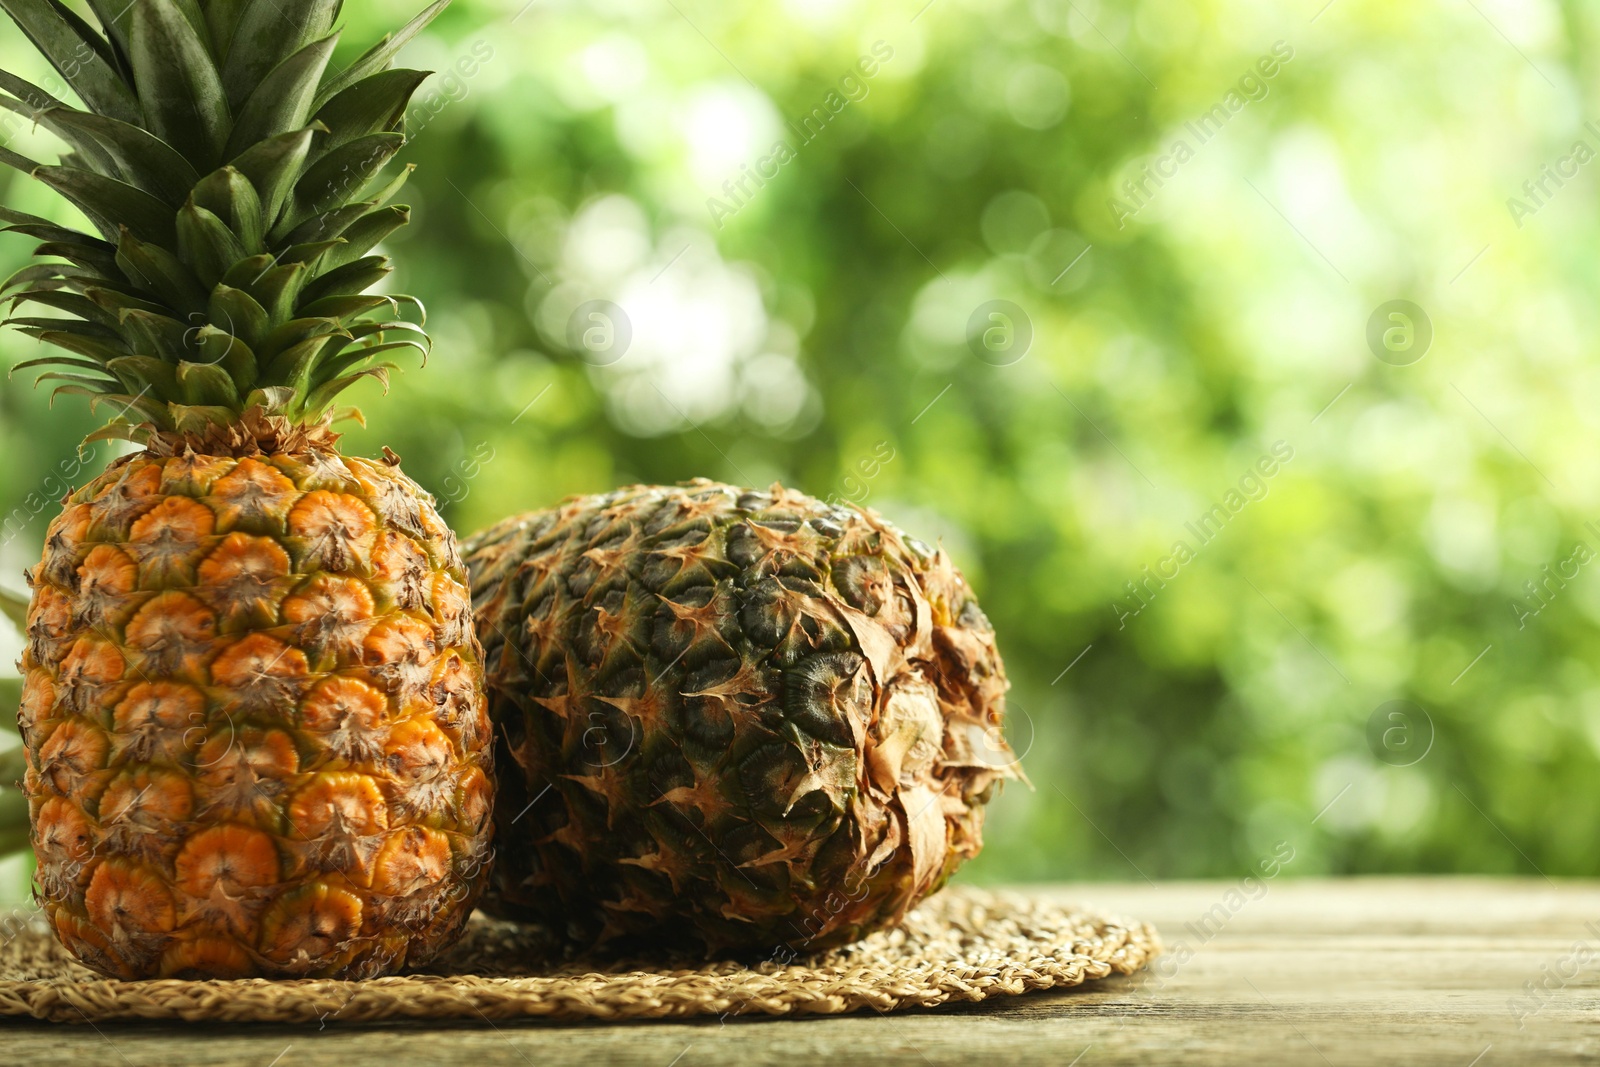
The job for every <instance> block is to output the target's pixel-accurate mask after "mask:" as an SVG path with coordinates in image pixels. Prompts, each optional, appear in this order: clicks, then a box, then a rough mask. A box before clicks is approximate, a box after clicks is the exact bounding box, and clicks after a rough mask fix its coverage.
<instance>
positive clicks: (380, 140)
mask: <svg viewBox="0 0 1600 1067" xmlns="http://www.w3.org/2000/svg"><path fill="white" fill-rule="evenodd" d="M88 3H89V7H90V9H91V11H92V13H93V15H94V17H95V19H96V20H97V21H98V23H99V27H100V28H99V29H96V28H95V27H93V26H91V25H90V24H89V22H88V21H86V20H85V19H84V18H82V17H80V16H79V15H77V14H76V13H74V12H73V11H72V9H70V8H68V7H67V6H66V5H65V4H64V3H62V2H61V0H0V8H3V9H4V10H5V13H6V14H7V15H9V16H10V17H11V19H12V21H13V22H15V23H16V24H17V26H18V27H20V28H21V30H22V32H23V33H24V34H25V35H26V36H27V37H28V39H29V40H30V41H31V42H32V43H33V45H34V46H35V47H36V48H37V49H38V50H39V52H40V53H42V54H43V55H44V57H45V58H46V59H47V60H48V61H49V62H50V64H51V66H52V67H53V68H54V69H55V72H56V74H57V75H59V78H60V80H61V82H62V83H64V84H65V86H66V87H68V88H70V89H71V90H72V93H73V94H75V95H76V96H77V97H78V99H79V100H80V101H81V102H82V105H83V106H82V107H81V108H79V107H73V106H71V105H69V104H67V103H64V102H62V101H61V100H59V99H57V98H56V97H55V96H53V95H51V94H50V93H48V92H46V91H45V90H44V89H42V88H40V87H39V86H36V85H33V84H31V83H29V82H27V81H24V80H23V79H21V78H19V77H17V76H16V75H14V74H12V73H10V72H7V71H4V70H0V109H4V111H7V112H11V113H13V114H14V115H16V116H18V117H21V118H23V119H26V120H28V121H31V122H33V123H36V124H37V125H38V126H41V127H44V128H45V129H47V130H49V131H50V132H51V133H53V134H55V135H56V136H57V137H58V138H60V140H61V141H63V142H64V143H65V145H66V151H65V152H63V153H62V155H61V158H60V159H59V161H58V162H57V163H55V164H49V165H42V164H40V163H38V162H35V161H34V160H31V159H28V158H26V157H24V156H22V155H20V154H18V153H16V152H14V151H12V150H10V149H8V148H5V147H0V163H3V164H7V165H9V166H11V167H15V168H16V169H18V170H21V171H22V172H24V173H25V174H28V175H30V176H31V177H33V178H35V179H37V180H39V181H41V182H43V183H44V184H46V185H48V186H50V187H51V188H52V189H54V190H55V191H56V192H57V193H59V194H60V195H61V196H62V197H64V198H65V199H66V200H68V201H70V202H71V203H72V204H74V205H75V206H76V207H77V208H78V209H79V210H80V211H81V212H82V213H83V215H84V216H85V217H86V218H87V219H88V220H89V222H90V225H91V227H92V229H93V231H95V232H93V233H84V232H80V231H78V230H75V229H72V228H70V227H66V226H61V225H57V224H55V223H52V222H49V221H47V220H45V219H42V218H39V217H37V216H33V215H28V214H24V213H22V212H19V211H14V210H12V209H10V208H8V207H4V206H0V223H3V224H4V225H3V226H0V232H16V233H20V234H23V235H24V236H27V237H30V238H33V239H35V240H38V241H40V242H42V243H41V244H40V245H39V246H38V247H37V249H36V250H35V255H36V256H38V257H43V260H42V261H39V262H35V263H33V264H32V265H30V266H27V267H24V268H23V269H22V270H20V271H18V272H17V273H15V274H13V275H12V276H11V277H10V278H8V279H6V280H5V281H3V282H0V301H3V300H9V301H10V303H11V307H12V309H13V311H15V309H16V308H17V306H18V305H20V304H24V303H28V304H35V305H41V306H43V307H45V308H49V309H51V310H53V311H57V312H61V313H63V315H62V316H46V317H23V316H17V317H13V318H11V319H8V320H6V323H7V324H9V325H13V326H15V327H16V328H18V329H19V330H21V332H23V333H25V334H27V335H29V336H31V337H35V338H37V339H39V340H41V341H44V342H47V343H49V344H50V345H52V346H54V348H53V349H52V350H51V351H50V353H49V354H48V355H46V356H43V357H41V358H38V359H31V360H27V361H24V362H22V363H19V364H17V367H16V368H14V369H21V368H25V367H45V368H48V370H47V371H46V372H45V373H43V374H41V375H40V376H39V379H38V380H39V381H40V382H43V381H46V380H49V381H55V382H58V383H59V384H58V385H57V386H56V388H55V394H53V395H52V399H54V395H58V394H60V393H73V394H80V395H85V396H88V397H89V398H90V403H91V405H92V406H94V407H95V408H97V409H98V408H101V407H108V408H110V409H112V411H113V413H114V417H113V418H112V420H111V422H110V424H109V425H108V426H106V427H105V428H103V429H101V430H100V431H98V432H97V433H96V434H94V435H93V436H94V437H95V438H106V437H120V438H127V439H130V440H134V441H141V442H146V443H148V442H149V441H151V440H152V439H155V438H160V437H162V436H172V435H190V436H200V437H206V436H207V435H210V436H213V437H215V436H217V435H218V434H220V433H225V432H227V431H232V432H234V433H235V434H237V431H238V428H239V427H240V426H241V425H254V424H259V423H260V420H261V419H262V418H263V417H266V418H267V419H268V420H270V421H271V422H272V423H274V424H282V423H283V422H284V421H285V420H287V422H288V423H289V424H290V425H293V426H311V425H325V424H326V422H327V421H329V420H331V419H332V418H333V417H335V416H336V415H340V416H342V415H346V414H348V415H353V416H354V417H357V418H359V413H358V412H354V411H353V410H347V411H345V412H335V411H334V409H333V402H334V399H335V397H336V396H337V395H338V394H339V393H340V392H341V391H342V390H344V389H346V388H348V387H349V386H351V385H353V384H355V383H356V382H357V381H359V380H361V379H362V378H364V377H369V376H370V377H375V378H377V379H379V380H380V381H381V382H383V384H384V385H385V387H386V388H387V385H388V373H389V371H390V370H392V369H395V364H393V363H391V362H388V361H387V360H384V359H381V358H380V357H383V356H384V355H385V354H386V353H392V352H397V351H399V350H401V349H405V348H414V349H416V350H417V351H418V352H420V353H421V354H422V357H423V359H424V361H425V360H426V358H427V352H428V347H429V341H428V338H427V334H426V333H425V332H423V329H422V327H421V326H420V325H418V324H416V323H412V322H409V321H405V320H403V319H401V318H400V315H401V308H402V306H403V305H408V306H411V307H414V308H415V309H416V311H417V313H418V316H417V317H418V318H419V319H420V320H421V321H422V322H426V315H425V313H424V312H423V309H422V305H421V304H420V303H419V302H418V301H416V300H415V299H414V298H411V297H404V296H387V295H380V294H375V293H369V292H367V290H368V289H369V288H370V287H371V286H373V285H375V284H376V283H378V282H379V281H381V280H382V279H383V278H384V277H386V276H387V275H388V274H389V273H390V271H391V269H392V268H391V266H390V263H389V260H388V257H386V256H384V255H381V254H374V253H373V249H374V248H375V247H376V246H377V245H378V243H379V242H380V241H382V240H383V239H384V238H385V237H387V236H389V235H390V234H391V233H393V232H394V231H395V230H397V229H398V228H400V227H401V226H403V225H405V224H406V222H407V221H408V217H409V212H410V209H409V208H407V207H404V206H401V205H391V204H390V203H389V200H390V199H391V198H392V197H393V196H394V194H395V193H396V192H398V191H399V189H400V187H401V185H403V184H404V182H405V179H406V176H407V174H409V172H410V167H409V166H408V167H406V168H404V169H403V170H402V171H401V172H400V173H399V175H398V177H394V178H392V179H389V180H387V181H386V180H385V179H384V177H383V176H382V172H383V171H384V170H385V168H386V165H387V164H388V163H389V161H390V160H391V159H392V158H393V156H394V155H395V153H396V152H398V151H399V149H400V147H401V146H402V145H403V144H404V143H405V134H404V125H405V112H406V108H407V107H408V105H409V104H410V100H411V96H412V94H413V93H414V92H415V91H416V89H417V87H418V86H419V85H421V84H422V82H423V80H424V79H425V78H426V77H427V76H428V75H427V72H423V71H415V70H405V69H401V68H392V67H391V66H390V63H391V62H392V60H393V59H394V56H395V54H396V53H397V52H398V51H399V50H400V48H401V47H402V46H403V45H404V44H405V43H406V42H408V41H409V40H411V38H413V37H415V36H416V35H417V33H418V32H420V31H421V30H422V29H423V28H424V27H426V26H427V25H428V23H429V22H431V21H432V20H433V19H434V17H435V16H437V15H438V14H439V12H440V11H441V10H443V8H444V7H445V5H446V4H447V3H448V0H439V2H437V3H434V4H433V5H432V6H430V7H428V8H427V9H426V10H424V11H422V12H421V13H420V14H419V15H417V16H416V17H415V18H414V19H412V20H411V22H409V23H407V24H406V25H405V26H404V27H403V28H402V29H400V30H399V31H397V32H395V33H392V34H390V35H388V36H386V37H385V38H383V40H381V41H379V42H378V43H377V44H376V45H374V46H372V47H371V48H370V49H368V50H367V51H366V52H365V53H363V54H362V55H361V56H360V57H359V58H357V59H356V60H355V61H354V62H352V63H350V64H349V65H348V66H346V67H344V68H343V69H342V70H334V69H332V68H331V65H330V61H331V59H332V56H333V50H334V46H335V44H336V43H337V41H338V38H339V33H338V31H337V30H336V29H335V28H334V23H335V22H336V21H337V20H338V17H339V11H340V7H341V0H88ZM5 118H6V116H4V115H3V114H0V120H3V119H5ZM12 121H15V120H12ZM247 416H248V417H247Z"/></svg>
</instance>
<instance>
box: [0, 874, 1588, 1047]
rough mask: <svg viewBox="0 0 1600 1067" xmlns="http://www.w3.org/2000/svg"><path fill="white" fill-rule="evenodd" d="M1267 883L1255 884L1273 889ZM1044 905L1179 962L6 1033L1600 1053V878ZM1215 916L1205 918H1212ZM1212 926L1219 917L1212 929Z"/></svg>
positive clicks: (1183, 888) (191, 1039)
mask: <svg viewBox="0 0 1600 1067" xmlns="http://www.w3.org/2000/svg"><path fill="white" fill-rule="evenodd" d="M1259 888H1261V886H1260V884H1259V883H1258V890H1259ZM1264 889H1265V892H1264V893H1263V894H1262V895H1259V897H1258V898H1255V899H1252V897H1251V894H1250V893H1249V892H1248V891H1242V892H1241V891H1240V887H1239V886H1238V885H1236V884H1233V883H1224V882H1173V883H1166V884H1161V885H1154V886H1152V885H1145V884H1138V885H1114V884H1094V885H1080V886H1052V887H1035V888H1033V889H1032V890H1031V891H1033V892H1039V893H1045V894H1049V895H1052V896H1057V897H1062V898H1065V899H1071V900H1076V901H1083V902H1086V903H1090V904H1093V905H1096V906H1098V907H1101V908H1103V909H1105V910H1108V911H1115V912H1119V913H1122V914H1126V915H1130V916H1134V917H1137V918H1142V919H1147V920H1149V921H1151V922H1154V923H1155V924H1156V926H1157V927H1158V928H1159V929H1160V930H1161V933H1162V937H1163V939H1164V940H1165V942H1166V945H1167V955H1166V956H1165V957H1164V958H1163V959H1162V960H1158V961H1157V962H1156V964H1155V966H1154V967H1152V968H1151V969H1149V970H1147V971H1145V972H1144V973H1142V974H1141V975H1139V976H1137V977H1134V978H1125V979H1113V980H1110V981H1107V982H1103V983H1098V984H1095V985H1092V986H1089V987H1087V988H1086V989H1080V990H1077V991H1067V992H1060V993H1036V994H1030V995H1027V996H1022V997H1009V998H1001V999H999V1000H995V1001H991V1002H989V1003H986V1004H980V1005H965V1006H957V1007H947V1008H943V1009H938V1010H932V1011H921V1012H908V1013H901V1014H895V1015H889V1016H884V1015H875V1014H872V1013H867V1014H858V1015H853V1016H845V1017H837V1016H834V1017H810V1018H802V1019H769V1018H746V1019H733V1020H729V1021H728V1022H726V1023H719V1022H717V1021H716V1020H710V1021H706V1022H700V1023H630V1024H626V1025H619V1026H607V1025H596V1024H582V1025H560V1024H550V1023H528V1024H525V1025H509V1024H505V1023H501V1024H499V1025H497V1026H490V1025H481V1024H480V1025H451V1026H416V1025H394V1026H341V1025H337V1024H329V1025H328V1026H327V1028H326V1029H321V1030H319V1029H317V1028H316V1027H314V1026H305V1027H285V1026H261V1027H228V1028H208V1027H198V1026H189V1027H181V1028H172V1027H150V1026H127V1025H123V1026H101V1027H100V1028H99V1029H98V1031H97V1030H95V1029H92V1028H90V1027H88V1026H57V1025H42V1024H37V1023H31V1022H30V1023H21V1022H16V1021H10V1020H8V1021H0V1057H3V1060H0V1067H3V1065H8V1064H12V1063H15V1064H35V1063H41V1064H42V1063H86V1064H87V1063H94V1064H110V1065H125V1067H135V1065H137V1067H143V1065H145V1064H161V1065H165V1064H174V1065H189V1064H240V1065H246V1064H248V1065H252V1067H299V1065H306V1064H324V1063H327V1064H339V1065H341V1067H343V1065H355V1064H367V1063H374V1064H385V1065H392V1067H398V1065H401V1064H413V1063H416V1064H423V1063H427V1064H449V1065H456V1064H473V1065H489V1064H523V1065H532V1064H539V1065H543V1064H554V1063H581V1064H622V1065H634V1064H638V1065H643V1067H695V1065H697V1064H737V1065H740V1067H756V1065H762V1064H783V1065H786V1067H787V1065H803V1064H811V1063H829V1064H832V1063H845V1064H850V1063H863V1064H866V1063H893V1064H914V1065H921V1064H962V1065H974V1064H977V1065H983V1067H1014V1065H1019V1064H1050V1065H1052V1067H1067V1065H1069V1064H1077V1065H1081V1067H1096V1065H1106V1064H1130V1063H1153V1064H1228V1065H1239V1064H1257V1063H1260V1064H1294V1065H1297V1067H1316V1065H1318V1064H1322V1063H1328V1064H1363V1065H1365V1064H1373V1063H1393V1064H1443V1065H1449V1067H1490V1065H1493V1064H1509V1063H1541V1064H1564V1063H1578V1062H1594V1061H1595V1060H1596V1059H1597V1058H1600V883H1593V882H1557V883H1551V882H1549V881H1545V880H1540V879H1531V880H1509V879H1478V878H1438V879H1421V878H1408V879H1389V878H1367V879H1348V880H1304V881H1292V880H1289V879H1282V880H1279V881H1276V882H1270V883H1265V886H1264ZM1207 916H1209V918H1207ZM1202 922H1204V925H1203V926H1202Z"/></svg>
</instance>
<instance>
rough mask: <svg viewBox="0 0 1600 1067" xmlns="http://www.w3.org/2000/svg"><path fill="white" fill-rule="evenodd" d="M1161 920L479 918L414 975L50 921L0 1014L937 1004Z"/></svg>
mask: <svg viewBox="0 0 1600 1067" xmlns="http://www.w3.org/2000/svg"><path fill="white" fill-rule="evenodd" d="M1159 951H1160V946H1159V942H1158V941H1157V938H1156V933H1155V930H1154V929H1153V928H1151V927H1150V926H1148V925H1147V924H1144V923H1137V922H1130V921H1128V920H1123V919H1115V918H1108V917H1105V916H1101V915H1098V914H1094V913H1092V912H1087V911H1082V910H1079V909H1076V908H1073V907H1070V906H1066V905H1062V904H1057V903H1052V902H1048V901H1043V900H1037V899H1032V898H1029V897H1027V896H1024V895H1018V894H991V893H986V892H982V891H979V890H972V889H950V890H946V891H944V892H943V893H940V894H939V895H937V896H935V897H933V898H932V899H930V900H929V901H927V902H926V903H924V904H923V905H922V906H921V907H919V908H918V909H917V910H916V911H914V912H912V913H911V915H910V916H908V917H907V919H906V921H905V922H904V923H903V924H902V925H901V926H900V927H899V928H898V929H895V930H891V931H887V932H884V933H878V934H874V935H872V936H871V937H868V938H866V939H865V940H862V941H859V942H857V943H856V944H854V945H850V946H848V947H846V948H842V949H835V950H833V951H831V952H826V953H821V954H818V955H815V956H809V957H801V958H798V959H795V960H792V961H788V962H779V961H768V962H764V963H757V964H753V965H748V966H747V965H745V964H740V963H731V962H720V963H709V964H708V963H696V962H693V961H679V962H677V963H676V964H668V965H666V966H661V965H660V961H656V963H655V964H654V965H652V964H649V963H645V962H642V961H639V960H628V961H620V962H609V963H603V964H596V963H594V962H588V963H583V962H579V963H571V962H560V961H559V960H557V959H553V958H552V956H551V954H550V950H549V946H548V945H547V944H545V943H542V942H540V941H539V940H537V937H536V935H535V934H532V933H530V932H528V931H527V930H525V929H524V928H520V927H517V926H514V925H512V924H509V923H502V922H496V921H494V920H491V919H487V918H485V917H483V916H482V915H477V916H474V918H473V920H472V924H471V926H470V928H469V930H468V933H467V936H466V937H465V938H464V939H463V940H462V942H461V943H460V944H459V945H457V946H456V947H455V948H454V949H452V950H451V952H450V953H449V954H448V955H447V956H446V957H444V958H443V959H441V960H439V961H437V962H436V963H434V964H433V965H431V966H429V967H427V968H424V969H422V970H421V971H419V972H418V973H413V974H407V975H402V976H399V977H395V978H377V979H371V980H368V981H364V982H335V981H322V980H317V979H303V980H298V981H277V982H274V981H267V980H265V979H248V980H242V981H215V982H191V981H178V980H174V979H166V980H160V981H149V982H122V981H108V980H106V979H104V978H101V977H100V976H98V975H97V974H95V973H94V972H92V971H90V970H88V969H86V968H84V967H82V966H80V965H79V964H78V963H76V962H74V961H73V960H72V959H71V957H70V956H68V955H67V953H66V951H65V950H64V949H62V948H61V947H60V945H58V944H57V942H56V940H55V938H54V937H53V936H51V934H50V933H49V932H48V931H47V930H46V929H45V928H44V927H43V925H42V924H40V923H35V924H32V925H30V926H29V927H27V928H26V929H24V930H23V931H22V932H20V933H18V934H17V936H16V937H14V938H12V939H11V940H10V941H9V942H8V943H7V944H5V945H4V947H3V948H0V1016H7V1015H9V1016H32V1017H33V1018H36V1019H46V1020H51V1021H56V1022H66V1023H85V1022H106V1021H115V1020H132V1019H144V1020H156V1021H165V1022H269V1023H303V1022H320V1023H327V1022H375V1021H382V1020H393V1019H413V1020H415V1019H516V1018H543V1019H563V1020H574V1019H609V1020H624V1019H666V1018H687V1017H692V1016H728V1015H750V1014H766V1015H794V1014H805V1013H810V1014H824V1015H832V1014H839V1013H843V1012H850V1011H857V1010H860V1009H864V1008H873V1009H876V1010H878V1011H891V1010H893V1009H896V1008H909V1007H932V1006H934V1005H938V1004H945V1003H949V1002H952V1001H978V1000H985V999H987V998H989V997H996V996H1014V995H1016V994H1019V993H1026V992H1029V991H1031V990H1038V989H1053V988H1062V987H1067V986H1075V985H1080V984H1082V983H1083V982H1086V981H1091V980H1093V979H1097V978H1105V977H1107V976H1109V975H1112V974H1132V973H1133V972H1134V971H1137V970H1138V969H1139V968H1140V967H1142V966H1144V964H1145V963H1146V962H1147V961H1148V960H1150V959H1152V958H1153V957H1154V956H1155V955H1156V954H1157V953H1158V952H1159Z"/></svg>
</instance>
